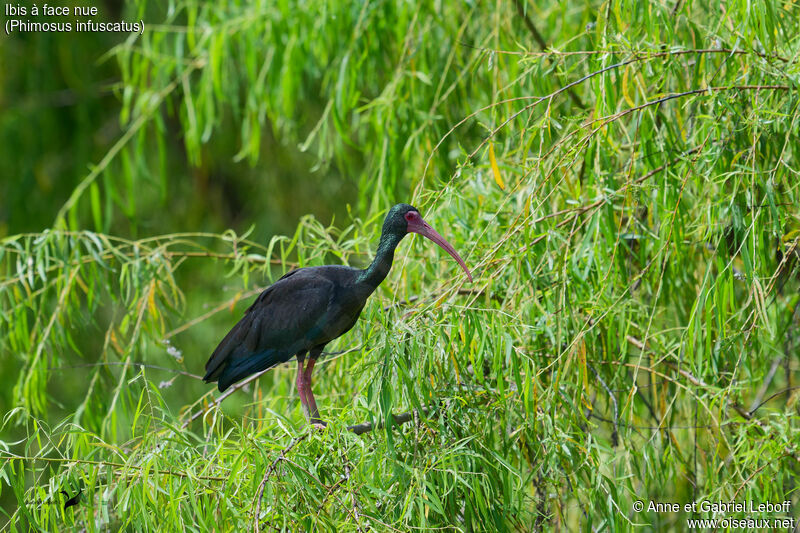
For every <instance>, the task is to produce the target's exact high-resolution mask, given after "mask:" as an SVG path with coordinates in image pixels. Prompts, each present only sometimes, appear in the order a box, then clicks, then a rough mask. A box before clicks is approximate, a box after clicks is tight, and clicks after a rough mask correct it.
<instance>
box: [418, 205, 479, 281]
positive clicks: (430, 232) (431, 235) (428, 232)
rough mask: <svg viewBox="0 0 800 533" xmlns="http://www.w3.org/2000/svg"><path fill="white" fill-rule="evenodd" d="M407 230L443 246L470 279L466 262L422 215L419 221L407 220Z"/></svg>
mask: <svg viewBox="0 0 800 533" xmlns="http://www.w3.org/2000/svg"><path fill="white" fill-rule="evenodd" d="M408 231H410V232H413V233H419V234H420V235H422V236H423V237H427V238H428V239H430V240H432V241H433V242H435V243H436V244H438V245H439V246H441V247H442V248H444V250H445V251H446V252H447V253H448V254H450V255H451V256H452V257H453V259H455V260H456V262H457V263H458V264H459V265H460V266H461V268H463V269H464V272H466V273H467V277H468V278H469V280H470V282H471V281H472V274H470V272H469V269H468V268H467V265H466V263H464V260H463V259H461V256H460V255H458V252H456V250H455V248H453V247H452V246H450V243H449V242H447V241H446V240H444V237H442V236H441V235H439V234H438V233H436V230H435V229H433V228H432V227H431V225H430V224H428V223H427V222H425V221H424V220H422V217H420V218H419V222H417V221H414V222H409V223H408Z"/></svg>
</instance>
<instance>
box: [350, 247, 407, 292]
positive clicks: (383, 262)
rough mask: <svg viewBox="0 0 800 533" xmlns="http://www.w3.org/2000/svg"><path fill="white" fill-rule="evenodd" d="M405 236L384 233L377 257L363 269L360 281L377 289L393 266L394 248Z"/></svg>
mask: <svg viewBox="0 0 800 533" xmlns="http://www.w3.org/2000/svg"><path fill="white" fill-rule="evenodd" d="M403 237H404V235H396V234H394V233H383V234H382V235H381V242H380V243H379V244H378V251H377V252H376V253H375V259H373V260H372V264H370V265H369V266H368V267H367V268H365V269H364V270H362V271H361V274H360V275H359V277H358V283H363V284H365V285H367V286H368V287H370V288H371V289H372V290H375V289H376V288H377V287H378V285H380V284H381V282H382V281H383V280H384V279H385V278H386V276H387V275H388V274H389V270H390V269H391V268H392V261H393V260H394V250H395V248H397V245H398V244H400V241H401V240H403Z"/></svg>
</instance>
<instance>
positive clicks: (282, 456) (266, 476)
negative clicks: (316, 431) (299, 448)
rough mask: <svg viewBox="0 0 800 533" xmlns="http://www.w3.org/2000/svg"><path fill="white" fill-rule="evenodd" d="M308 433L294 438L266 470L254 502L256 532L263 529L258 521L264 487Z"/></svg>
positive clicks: (254, 526) (254, 528) (254, 527)
mask: <svg viewBox="0 0 800 533" xmlns="http://www.w3.org/2000/svg"><path fill="white" fill-rule="evenodd" d="M308 435H309V433H308V432H306V433H303V434H302V435H300V436H299V437H295V438H294V439H292V442H290V443H289V445H288V446H287V447H286V448H284V449H282V450H281V453H279V454H278V457H277V458H276V459H275V460H274V461H272V464H271V465H269V468H267V471H266V472H264V477H263V478H262V479H261V484H260V485H259V486H258V495H257V496H256V500H255V502H254V503H255V507H256V510H255V514H254V516H253V531H255V533H259V532H260V531H261V526H260V525H259V523H258V518H259V516H260V515H261V498H263V497H264V487H266V486H267V481H269V477H270V476H271V475H272V473H273V472H274V471H275V468H276V467H277V466H278V463H279V462H281V461H283V460H284V459H285V458H286V454H287V453H289V451H290V450H291V449H292V448H294V447H295V445H296V444H297V443H298V442H300V441H301V440H303V439H305V438H307V437H308Z"/></svg>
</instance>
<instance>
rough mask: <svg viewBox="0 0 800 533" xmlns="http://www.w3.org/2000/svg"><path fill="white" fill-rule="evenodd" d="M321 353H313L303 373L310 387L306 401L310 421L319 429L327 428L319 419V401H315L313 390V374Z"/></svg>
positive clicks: (307, 390) (304, 379)
mask: <svg viewBox="0 0 800 533" xmlns="http://www.w3.org/2000/svg"><path fill="white" fill-rule="evenodd" d="M321 351H322V350H319V351H312V352H311V354H310V357H309V358H308V365H306V369H305V371H304V372H303V381H304V382H305V383H306V384H307V386H308V388H307V389H306V400H307V401H308V409H309V413H310V416H309V417H308V421H309V422H311V423H312V424H313V425H314V426H317V427H325V426H326V425H327V424H326V423H325V422H324V421H323V420H322V419H321V418H320V417H319V409H317V401H316V400H315V399H314V392H313V391H312V390H311V373H312V372H313V371H314V364H315V363H316V362H317V357H319V352H321Z"/></svg>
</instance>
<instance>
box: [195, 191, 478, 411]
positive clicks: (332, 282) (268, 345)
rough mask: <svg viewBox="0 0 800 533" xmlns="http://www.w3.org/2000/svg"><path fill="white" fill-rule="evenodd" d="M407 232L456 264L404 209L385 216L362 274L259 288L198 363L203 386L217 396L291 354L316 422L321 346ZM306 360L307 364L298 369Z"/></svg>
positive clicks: (368, 290)
mask: <svg viewBox="0 0 800 533" xmlns="http://www.w3.org/2000/svg"><path fill="white" fill-rule="evenodd" d="M409 232H413V233H419V234H421V235H424V236H425V237H427V238H429V239H431V240H432V241H434V242H436V243H437V244H438V245H439V246H441V247H442V248H444V249H445V250H446V251H447V252H448V253H449V254H450V255H452V256H453V258H454V259H455V260H456V261H457V262H458V263H459V265H461V267H462V268H463V269H464V271H465V272H466V273H467V277H469V279H470V281H472V276H471V275H470V273H469V270H467V267H466V265H465V264H464V261H463V260H462V259H461V258H460V257H459V256H458V254H457V253H456V251H455V250H454V249H453V247H452V246H450V244H448V243H447V241H445V240H444V238H442V237H441V235H439V234H438V233H436V232H435V231H434V230H433V228H431V227H430V226H429V225H428V224H427V223H426V222H425V221H424V220H422V217H421V216H420V215H419V212H418V211H417V210H416V209H415V208H414V207H412V206H410V205H408V204H397V205H395V206H394V207H392V208H391V209H390V210H389V213H388V214H387V215H386V219H385V220H384V223H383V231H382V233H381V240H380V243H379V245H378V251H377V253H376V255H375V259H374V260H373V261H372V263H371V264H370V265H369V266H368V267H367V268H366V269H364V270H361V269H357V268H351V267H346V266H339V265H326V266H318V267H307V268H300V269H297V270H293V271H292V272H289V273H288V274H286V275H285V276H283V277H282V278H280V279H279V280H278V281H276V282H275V283H273V284H272V285H270V286H269V287H267V288H266V289H265V290H264V292H262V293H261V294H260V295H259V296H258V298H257V299H256V301H255V302H253V305H251V306H250V307H249V308H248V309H247V311H245V314H244V317H243V318H242V319H241V320H240V321H239V323H238V324H236V325H235V326H234V327H233V329H232V330H231V331H230V332H229V333H228V334H227V335H226V336H225V338H224V339H222V342H220V343H219V346H217V349H216V350H214V353H213V354H212V355H211V358H210V359H209V360H208V362H207V363H206V375H205V377H204V378H203V379H204V380H205V381H206V382H213V381H216V382H217V386H218V387H219V390H220V391H224V390H225V389H227V388H228V387H230V386H231V385H232V384H234V383H236V382H237V381H239V380H241V379H244V378H246V377H247V376H249V375H251V374H254V373H256V372H260V371H262V370H266V369H267V368H270V367H272V366H275V365H277V364H280V363H284V362H286V361H288V360H289V359H291V358H292V356H295V355H296V356H297V361H298V375H297V390H298V392H299V394H300V401H301V403H302V405H303V411H304V412H305V414H306V417H307V418H308V419H309V420H310V421H311V422H312V423H317V424H321V423H322V421H321V420H320V419H319V411H318V409H317V405H316V402H315V400H314V395H313V393H312V392H311V373H312V371H313V368H314V364H315V363H316V360H317V358H318V357H319V356H320V354H321V353H322V350H323V349H324V347H325V345H326V344H327V343H328V342H330V341H332V340H333V339H335V338H337V337H339V336H341V335H343V334H344V333H346V332H347V331H349V330H350V329H351V328H352V327H353V326H354V325H355V323H356V321H357V320H358V316H359V315H360V314H361V310H362V309H363V308H364V304H365V303H366V302H367V298H369V295H370V294H372V293H373V292H374V291H375V289H376V288H377V287H378V285H380V283H381V282H382V281H383V280H384V278H385V277H386V275H387V274H388V273H389V269H390V268H391V266H392V260H393V259H394V250H395V248H396V247H397V245H398V244H399V243H400V241H401V240H402V239H403V237H405V236H406V235H407V234H408V233H409ZM306 354H308V355H309V362H308V365H307V366H306V367H305V368H303V363H304V361H305V357H306Z"/></svg>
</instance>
